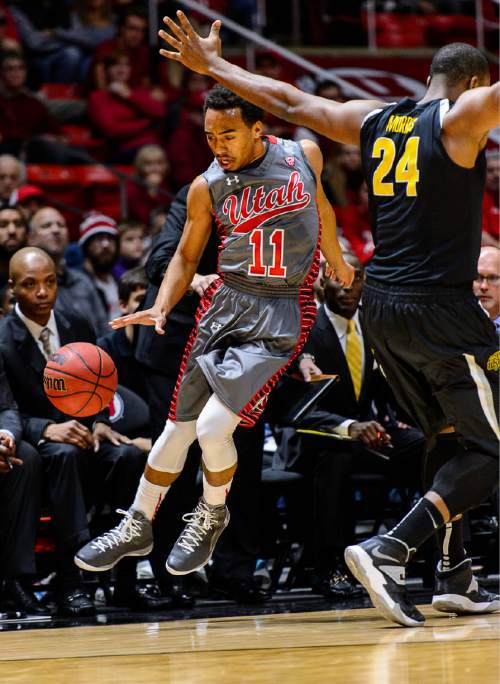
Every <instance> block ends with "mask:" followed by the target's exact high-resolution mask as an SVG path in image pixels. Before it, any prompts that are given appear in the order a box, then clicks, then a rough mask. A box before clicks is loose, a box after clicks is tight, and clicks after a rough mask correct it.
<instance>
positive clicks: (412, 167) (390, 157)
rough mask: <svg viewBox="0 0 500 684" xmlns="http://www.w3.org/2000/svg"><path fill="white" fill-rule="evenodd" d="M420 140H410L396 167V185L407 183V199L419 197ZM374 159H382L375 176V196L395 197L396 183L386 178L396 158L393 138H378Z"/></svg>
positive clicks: (374, 149)
mask: <svg viewBox="0 0 500 684" xmlns="http://www.w3.org/2000/svg"><path fill="white" fill-rule="evenodd" d="M419 142H420V138H419V137H417V136H414V137H412V138H408V140H407V141H406V145H405V149H404V152H403V155H402V157H401V159H400V160H399V161H398V163H397V165H396V173H395V177H394V179H395V181H396V183H406V195H407V197H416V196H417V183H418V181H419V180H420V171H419V170H418V168H417V157H418V144H419ZM372 157H373V159H381V161H380V164H379V165H378V166H377V168H376V169H375V173H374V174H373V194H374V195H376V196H377V197H394V183H392V182H389V181H385V180H384V178H385V177H386V176H387V174H388V173H389V172H390V170H391V169H392V166H393V164H394V159H395V157H396V144H395V143H394V140H392V139H391V138H385V137H382V138H377V139H376V140H375V144H374V146H373V152H372Z"/></svg>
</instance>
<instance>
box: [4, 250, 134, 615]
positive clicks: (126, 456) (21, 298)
mask: <svg viewBox="0 0 500 684" xmlns="http://www.w3.org/2000/svg"><path fill="white" fill-rule="evenodd" d="M10 275H11V280H10V284H11V287H12V289H13V291H14V294H15V296H16V300H17V304H16V307H15V310H14V311H13V312H12V313H10V314H9V315H8V316H6V317H5V318H4V319H3V320H2V321H1V323H0V353H1V355H2V358H3V361H4V365H5V372H6V374H7V377H8V379H9V383H10V385H11V387H12V388H13V392H14V399H15V401H16V403H17V405H18V406H19V410H20V412H21V415H22V416H23V428H24V434H25V437H26V440H27V441H28V442H29V443H30V444H31V445H32V446H36V448H37V450H38V452H39V454H40V456H41V458H42V468H43V473H44V489H45V491H46V494H47V498H48V502H49V506H50V510H51V516H52V520H53V527H54V535H55V539H56V544H57V549H58V560H59V563H58V582H59V593H58V607H59V611H60V612H61V613H63V614H67V615H87V614H93V612H94V605H93V603H92V601H91V600H90V597H89V596H88V594H87V592H86V591H85V590H84V589H83V587H82V585H81V580H80V574H79V571H78V569H77V568H76V566H75V565H74V563H73V554H74V552H75V550H76V548H77V547H78V546H80V545H81V544H82V543H84V542H85V541H86V539H88V535H89V532H88V526H87V513H86V507H85V496H86V498H87V502H88V504H89V506H90V505H95V506H96V507H97V508H100V507H102V505H103V504H108V505H110V506H111V508H112V510H113V511H114V510H115V508H125V509H126V508H128V506H129V505H130V503H131V498H130V497H131V496H132V494H133V492H134V491H135V488H136V486H137V483H138V480H139V477H140V474H141V472H142V469H143V467H144V455H143V452H142V451H141V450H140V449H138V448H136V447H135V446H134V445H132V444H131V443H130V440H129V439H128V438H127V437H125V436H123V435H120V434H119V433H117V432H115V431H113V430H112V429H111V427H110V425H109V411H108V410H107V409H106V410H105V411H102V412H100V413H98V414H97V415H96V416H93V417H91V418H88V419H82V420H81V421H77V420H74V419H71V418H70V417H69V416H67V415H65V414H63V413H61V412H60V411H58V410H57V409H56V408H55V407H54V406H53V405H52V404H51V403H50V402H49V400H48V399H47V397H46V395H45V392H44V390H43V381H42V380H43V370H44V366H45V363H46V359H47V357H48V356H49V354H51V353H52V352H54V351H56V350H57V349H58V348H59V347H60V346H62V345H65V344H68V343H70V342H77V341H78V342H89V343H91V344H95V341H96V340H95V335H94V333H93V331H92V329H91V328H90V327H89V326H88V325H87V323H86V322H85V321H84V319H82V318H80V317H78V316H75V315H69V314H65V315H63V314H60V313H58V312H55V313H54V304H55V300H56V297H57V279H56V269H55V265H54V263H53V261H52V259H51V258H50V257H49V256H48V255H47V254H46V253H45V252H43V251H42V250H39V249H37V248H36V247H29V248H26V249H23V250H21V251H19V252H18V253H17V254H15V255H14V257H13V258H12V259H11V262H10ZM87 482H88V486H87ZM121 573H123V574H122V575H121V577H120V578H117V583H119V587H118V589H117V591H118V594H117V600H118V597H120V594H121V598H120V600H126V601H129V602H130V603H134V602H135V598H136V590H135V563H132V564H129V565H128V567H127V564H126V566H125V568H124V570H122V571H121ZM119 580H120V581H119ZM124 605H127V603H125V604H124Z"/></svg>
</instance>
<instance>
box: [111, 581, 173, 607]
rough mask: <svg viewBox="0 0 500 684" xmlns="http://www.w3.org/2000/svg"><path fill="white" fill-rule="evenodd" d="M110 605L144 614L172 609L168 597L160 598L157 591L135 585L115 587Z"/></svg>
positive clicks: (170, 600)
mask: <svg viewBox="0 0 500 684" xmlns="http://www.w3.org/2000/svg"><path fill="white" fill-rule="evenodd" d="M111 604H112V605H113V606H116V607H118V608H128V609H129V610H133V611H144V612H150V611H157V610H169V609H171V608H172V607H173V606H172V599H171V598H170V597H168V596H162V595H161V594H160V592H159V591H158V590H157V589H155V588H151V589H146V588H144V589H140V588H139V587H137V586H135V585H133V586H131V587H123V586H122V587H120V586H116V587H115V591H114V592H113V598H112V600H111Z"/></svg>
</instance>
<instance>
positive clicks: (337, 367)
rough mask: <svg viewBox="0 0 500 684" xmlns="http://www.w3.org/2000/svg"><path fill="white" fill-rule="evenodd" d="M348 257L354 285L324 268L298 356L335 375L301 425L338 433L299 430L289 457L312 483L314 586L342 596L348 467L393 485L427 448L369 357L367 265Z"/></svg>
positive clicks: (312, 368)
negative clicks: (364, 297) (363, 304)
mask: <svg viewBox="0 0 500 684" xmlns="http://www.w3.org/2000/svg"><path fill="white" fill-rule="evenodd" d="M346 260H347V261H349V263H350V264H351V265H352V266H354V268H355V269H356V274H355V278H354V281H353V283H352V286H351V287H350V288H348V289H344V288H342V287H341V286H340V285H338V284H337V283H336V282H335V281H334V280H332V279H330V278H328V277H326V276H324V275H323V279H322V286H323V291H324V305H322V306H321V307H320V308H319V311H318V317H317V320H316V323H315V325H314V327H313V329H312V331H311V335H310V337H309V339H308V341H307V343H306V345H305V347H304V349H303V351H302V354H301V355H300V356H299V368H300V371H301V372H302V375H303V377H304V379H305V380H306V381H310V380H311V379H314V376H318V375H320V374H321V373H324V374H336V375H338V376H339V380H338V382H337V384H336V385H335V386H334V388H333V389H332V390H331V391H330V392H329V393H327V394H325V395H324V396H323V397H322V398H321V399H320V400H319V401H318V403H317V406H316V409H315V410H314V411H313V412H312V413H311V414H310V415H308V416H307V417H306V418H305V419H304V420H303V422H302V424H301V425H300V427H307V428H314V427H318V428H321V429H322V430H327V431H328V432H330V433H332V434H333V435H335V437H336V438H328V437H318V436H302V437H301V439H300V446H299V450H298V452H296V454H297V462H296V463H295V464H293V469H294V470H300V471H302V472H303V473H304V474H305V475H306V477H307V479H308V481H309V482H310V484H311V486H312V503H313V509H312V521H311V525H312V529H313V535H312V537H311V539H312V556H313V559H312V562H313V565H314V575H313V578H312V584H313V587H314V588H315V589H317V590H319V591H321V592H322V593H323V594H325V595H326V596H340V597H348V596H349V595H352V593H353V590H354V589H353V585H352V584H351V583H350V581H349V579H347V574H346V569H345V567H344V566H343V551H344V548H345V546H346V543H349V542H350V541H351V540H352V535H353V533H354V520H353V517H352V489H351V486H350V479H351V474H352V473H353V472H356V471H359V470H361V471H363V472H366V471H368V472H373V473H379V474H383V475H385V476H386V477H387V478H388V480H389V481H390V482H392V483H393V485H397V484H400V483H401V482H402V481H404V482H405V483H406V482H412V483H414V484H415V483H417V484H418V482H419V477H418V473H419V468H420V462H421V459H422V458H423V453H424V439H423V436H422V434H421V433H420V432H419V431H418V430H416V429H414V428H410V427H408V426H407V425H405V424H404V423H402V422H400V421H398V420H397V419H396V418H395V412H394V409H395V405H394V401H393V398H392V395H391V393H390V390H389V387H388V385H387V383H386V381H385V379H384V377H383V376H382V374H381V373H380V369H379V368H377V366H376V364H375V362H374V358H373V354H372V351H371V349H370V347H369V345H368V343H367V340H366V336H365V331H364V326H363V318H362V309H360V308H359V304H360V299H361V294H362V289H363V280H364V273H363V270H362V268H361V265H360V262H359V260H358V259H357V258H356V257H354V256H353V255H346ZM377 452H378V453H382V454H383V455H385V456H387V457H388V458H389V460H387V461H386V460H383V458H381V457H380V456H377V455H376V453H377ZM282 453H283V450H282ZM289 456H290V454H289ZM288 461H289V462H288V464H287V467H289V468H290V466H291V465H292V464H291V462H290V458H289V459H288Z"/></svg>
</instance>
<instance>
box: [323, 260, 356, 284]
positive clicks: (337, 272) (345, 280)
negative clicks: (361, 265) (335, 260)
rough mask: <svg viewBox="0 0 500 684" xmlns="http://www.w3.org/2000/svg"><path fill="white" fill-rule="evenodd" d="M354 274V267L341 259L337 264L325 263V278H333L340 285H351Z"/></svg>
mask: <svg viewBox="0 0 500 684" xmlns="http://www.w3.org/2000/svg"><path fill="white" fill-rule="evenodd" d="M355 274H356V269H355V268H354V266H351V264H348V263H346V262H345V261H343V260H342V262H341V263H340V264H338V265H337V266H330V264H327V265H326V269H325V275H326V277H327V278H331V279H332V280H335V281H336V282H337V283H339V285H342V287H346V288H347V287H351V285H352V281H353V280H354V276H355Z"/></svg>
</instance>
